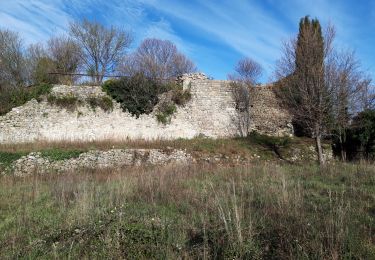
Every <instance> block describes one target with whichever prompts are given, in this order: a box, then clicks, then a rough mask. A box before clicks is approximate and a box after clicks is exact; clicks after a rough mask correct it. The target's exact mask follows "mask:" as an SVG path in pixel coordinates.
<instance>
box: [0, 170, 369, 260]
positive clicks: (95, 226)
mask: <svg viewBox="0 0 375 260" xmlns="http://www.w3.org/2000/svg"><path fill="white" fill-rule="evenodd" d="M374 187H375V170H374V168H373V166H368V165H349V164H336V165H331V166H330V167H329V168H325V169H320V168H318V167H316V166H314V165H305V166H295V165H293V166H292V165H283V166H280V165H277V164H273V163H268V164H265V163H262V164H259V165H253V166H248V167H234V168H227V167H218V166H215V165H207V166H200V165H195V166H189V167H183V168H182V167H178V166H168V167H151V168H136V169H131V168H124V169H113V170H105V171H103V170H102V171H82V172H79V174H78V173H67V174H63V175H44V176H39V175H34V176H31V177H28V178H23V179H19V178H15V177H12V176H4V177H2V178H1V179H0V196H1V198H2V199H1V200H0V211H1V213H2V214H1V216H0V234H1V236H0V248H1V250H0V258H37V257H43V258H61V257H64V258H69V257H72V258H132V259H134V258H136V259H137V258H138V259H139V258H141V259H145V258H147V259H148V258H158V259H160V258H163V259H165V258H172V259H174V258H188V259H191V258H194V259H196V258H203V259H208V258H220V259H223V258H230V259H233V258H243V259H244V258H245V259H251V258H255V259H256V258H266V259H269V258H278V259H279V258H282V259H285V258H288V259H289V258H293V259H307V258H314V259H341V258H357V259H370V258H371V257H372V258H373V257H375V240H374V232H375V219H374V218H375V215H374V212H375V195H374V194H375V190H374Z"/></svg>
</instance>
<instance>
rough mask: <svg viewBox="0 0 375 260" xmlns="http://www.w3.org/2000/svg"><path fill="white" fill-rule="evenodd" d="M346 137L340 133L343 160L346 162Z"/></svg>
mask: <svg viewBox="0 0 375 260" xmlns="http://www.w3.org/2000/svg"><path fill="white" fill-rule="evenodd" d="M344 139H346V138H345V137H344V138H343V135H342V134H341V133H340V136H339V143H340V153H341V161H343V162H345V161H346V149H345V146H344V142H345V141H344Z"/></svg>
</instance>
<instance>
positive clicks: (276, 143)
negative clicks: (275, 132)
mask: <svg viewBox="0 0 375 260" xmlns="http://www.w3.org/2000/svg"><path fill="white" fill-rule="evenodd" d="M247 138H248V139H249V140H250V141H251V142H253V143H256V144H259V145H263V146H266V147H268V148H269V149H271V151H273V152H275V154H276V155H277V156H279V157H280V159H283V157H282V155H281V152H280V149H281V148H288V147H289V145H290V144H291V138H290V137H288V136H283V137H276V136H269V135H262V134H259V133H257V132H256V131H253V132H251V133H250V134H249V136H248V137H247Z"/></svg>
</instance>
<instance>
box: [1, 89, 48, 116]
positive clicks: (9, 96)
mask: <svg viewBox="0 0 375 260" xmlns="http://www.w3.org/2000/svg"><path fill="white" fill-rule="evenodd" d="M51 89H52V85H50V84H40V85H36V86H31V87H27V88H11V89H9V88H6V89H3V90H2V91H0V104H1V106H0V115H5V114H6V113H8V112H9V111H11V110H12V108H14V107H19V106H22V105H23V104H25V103H26V102H28V101H30V100H32V99H36V100H37V101H38V102H39V101H40V100H41V97H42V96H43V95H47V94H48V93H50V92H51Z"/></svg>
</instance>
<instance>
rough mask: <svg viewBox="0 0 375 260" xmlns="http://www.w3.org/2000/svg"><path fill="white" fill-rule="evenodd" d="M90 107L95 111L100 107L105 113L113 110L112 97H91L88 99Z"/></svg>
mask: <svg viewBox="0 0 375 260" xmlns="http://www.w3.org/2000/svg"><path fill="white" fill-rule="evenodd" d="M87 103H89V105H90V107H91V108H92V109H93V110H95V109H96V108H97V107H100V108H101V109H103V110H104V111H105V112H109V111H112V110H113V102H112V99H111V98H110V97H90V98H88V99H87Z"/></svg>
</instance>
